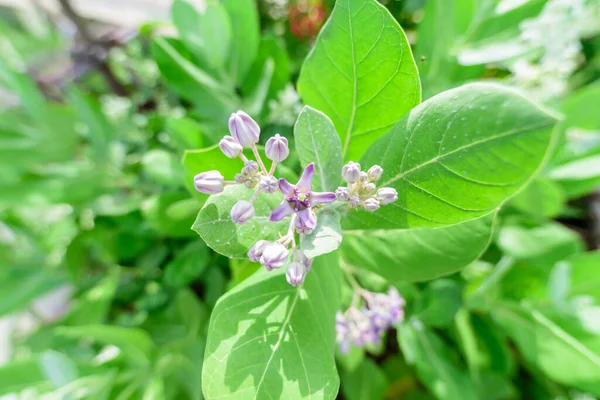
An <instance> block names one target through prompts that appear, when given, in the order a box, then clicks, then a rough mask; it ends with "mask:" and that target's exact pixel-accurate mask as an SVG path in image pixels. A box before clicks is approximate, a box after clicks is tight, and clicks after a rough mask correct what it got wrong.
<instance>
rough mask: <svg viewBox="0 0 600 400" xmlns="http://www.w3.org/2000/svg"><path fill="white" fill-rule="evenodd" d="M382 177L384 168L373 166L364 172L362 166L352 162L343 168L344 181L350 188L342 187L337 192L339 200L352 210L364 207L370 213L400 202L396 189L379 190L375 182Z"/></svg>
mask: <svg viewBox="0 0 600 400" xmlns="http://www.w3.org/2000/svg"><path fill="white" fill-rule="evenodd" d="M382 175H383V168H381V167H380V166H379V165H373V166H372V167H371V168H369V171H368V172H364V171H361V170H360V164H358V163H355V162H352V161H350V162H349V163H348V164H346V165H344V167H343V168H342V179H343V180H344V181H345V182H347V183H348V186H347V187H343V186H341V187H339V188H338V189H337V190H336V191H335V194H336V198H337V200H338V201H343V202H345V203H348V206H349V207H350V208H360V207H362V208H363V209H364V210H365V211H369V212H375V211H377V210H379V208H380V207H381V206H382V205H386V204H389V203H392V202H394V201H396V200H398V193H397V192H396V189H394V188H389V187H386V188H380V189H379V190H378V189H377V185H376V184H375V183H374V181H377V180H379V179H381V176H382Z"/></svg>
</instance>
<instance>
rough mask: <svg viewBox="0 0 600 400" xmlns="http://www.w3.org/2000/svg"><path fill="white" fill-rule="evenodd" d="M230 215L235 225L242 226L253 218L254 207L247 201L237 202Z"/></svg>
mask: <svg viewBox="0 0 600 400" xmlns="http://www.w3.org/2000/svg"><path fill="white" fill-rule="evenodd" d="M230 215H231V219H232V221H233V222H235V223H236V224H240V225H241V224H244V223H246V222H248V221H249V220H251V219H252V218H254V206H253V205H252V203H250V202H249V201H247V200H238V202H237V203H235V204H234V206H233V208H232V209H231V213H230Z"/></svg>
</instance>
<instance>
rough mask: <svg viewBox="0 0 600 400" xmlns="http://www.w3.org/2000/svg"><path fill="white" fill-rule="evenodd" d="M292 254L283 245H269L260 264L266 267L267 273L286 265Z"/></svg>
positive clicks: (276, 243)
mask: <svg viewBox="0 0 600 400" xmlns="http://www.w3.org/2000/svg"><path fill="white" fill-rule="evenodd" d="M289 255H290V252H289V251H288V249H287V248H286V247H285V246H284V245H282V244H281V243H278V242H275V243H271V244H269V245H267V246H266V247H265V248H264V250H263V253H262V256H261V257H260V263H261V264H262V265H264V266H265V268H266V269H267V271H271V270H272V269H276V268H281V267H283V265H284V264H285V263H286V261H287V259H288V256H289Z"/></svg>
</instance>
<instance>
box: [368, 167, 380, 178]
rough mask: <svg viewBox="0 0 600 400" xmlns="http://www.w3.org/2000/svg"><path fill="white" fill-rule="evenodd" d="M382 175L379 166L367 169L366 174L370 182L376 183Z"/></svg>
mask: <svg viewBox="0 0 600 400" xmlns="http://www.w3.org/2000/svg"><path fill="white" fill-rule="evenodd" d="M382 174H383V168H381V167H380V166H379V165H373V166H372V167H371V168H369V171H368V172H367V175H368V177H369V179H370V180H372V181H378V180H379V179H381V175H382Z"/></svg>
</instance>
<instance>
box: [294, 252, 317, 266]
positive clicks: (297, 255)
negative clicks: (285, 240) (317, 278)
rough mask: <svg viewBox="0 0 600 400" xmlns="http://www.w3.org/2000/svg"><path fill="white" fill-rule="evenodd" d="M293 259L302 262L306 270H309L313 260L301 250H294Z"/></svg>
mask: <svg viewBox="0 0 600 400" xmlns="http://www.w3.org/2000/svg"><path fill="white" fill-rule="evenodd" d="M294 261H296V262H299V263H301V264H304V266H305V267H306V269H307V270H310V267H311V266H312V263H313V260H312V259H311V258H308V257H306V254H304V252H303V251H302V250H294Z"/></svg>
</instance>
